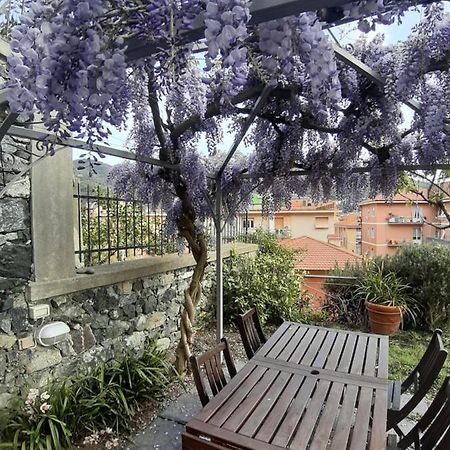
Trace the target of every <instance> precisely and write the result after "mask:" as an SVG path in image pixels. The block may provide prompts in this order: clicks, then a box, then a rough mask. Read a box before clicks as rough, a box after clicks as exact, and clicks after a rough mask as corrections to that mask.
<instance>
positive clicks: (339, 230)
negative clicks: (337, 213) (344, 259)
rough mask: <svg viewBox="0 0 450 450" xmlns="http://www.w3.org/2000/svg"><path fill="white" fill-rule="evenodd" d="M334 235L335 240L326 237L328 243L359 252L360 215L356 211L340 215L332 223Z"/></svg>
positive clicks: (358, 253)
mask: <svg viewBox="0 0 450 450" xmlns="http://www.w3.org/2000/svg"><path fill="white" fill-rule="evenodd" d="M334 235H335V237H336V240H337V242H334V241H331V240H330V239H328V242H329V243H330V244H337V245H339V246H340V247H343V248H345V249H347V250H350V251H351V252H353V253H355V254H357V255H360V254H361V216H360V215H359V214H358V213H351V214H346V215H344V216H341V217H340V218H339V220H338V221H337V222H335V224H334Z"/></svg>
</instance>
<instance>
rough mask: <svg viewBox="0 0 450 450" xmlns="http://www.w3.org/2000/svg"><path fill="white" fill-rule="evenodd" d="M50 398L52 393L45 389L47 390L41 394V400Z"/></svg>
mask: <svg viewBox="0 0 450 450" xmlns="http://www.w3.org/2000/svg"><path fill="white" fill-rule="evenodd" d="M49 398H50V395H49V394H48V392H47V391H45V392H43V393H42V394H41V400H42V401H43V402H45V401H46V400H48V399H49Z"/></svg>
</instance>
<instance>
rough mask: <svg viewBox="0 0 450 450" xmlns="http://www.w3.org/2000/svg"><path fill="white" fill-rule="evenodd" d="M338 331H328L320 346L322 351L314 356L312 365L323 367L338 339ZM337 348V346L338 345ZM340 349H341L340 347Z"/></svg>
mask: <svg viewBox="0 0 450 450" xmlns="http://www.w3.org/2000/svg"><path fill="white" fill-rule="evenodd" d="M336 338H337V333H334V332H328V333H327V334H326V336H325V340H324V341H323V343H322V346H321V348H320V352H318V354H317V356H316V357H315V358H314V360H313V362H312V363H311V366H313V367H323V366H324V365H325V363H326V362H327V360H328V356H329V354H330V352H331V350H332V349H333V344H334V342H335V341H336ZM336 349H337V347H336ZM338 350H339V349H338Z"/></svg>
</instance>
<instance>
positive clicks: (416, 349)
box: [389, 331, 450, 392]
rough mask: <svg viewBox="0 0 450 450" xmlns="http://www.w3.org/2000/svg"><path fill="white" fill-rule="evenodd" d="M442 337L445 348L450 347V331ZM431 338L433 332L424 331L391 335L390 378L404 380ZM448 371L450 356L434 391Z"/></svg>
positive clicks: (445, 332)
mask: <svg viewBox="0 0 450 450" xmlns="http://www.w3.org/2000/svg"><path fill="white" fill-rule="evenodd" d="M442 337H443V340H444V346H445V348H446V349H450V333H449V331H444V332H443V334H442ZM430 339H431V333H427V332H423V331H399V332H398V333H397V334H396V335H395V336H391V337H390V338H389V378H390V379H392V380H402V381H403V380H404V379H405V378H406V377H407V376H408V375H409V373H410V372H411V371H412V370H413V369H414V368H415V367H416V365H417V363H418V362H419V360H420V358H421V357H422V355H423V353H424V352H425V349H426V347H427V345H428V343H429V341H430ZM448 373H450V358H447V360H446V362H445V364H444V367H443V368H442V369H441V372H440V374H439V378H438V380H437V381H436V383H435V384H434V389H433V391H434V392H436V390H437V389H438V387H439V386H440V385H441V384H442V382H443V381H444V378H445V376H446V375H447V374H448Z"/></svg>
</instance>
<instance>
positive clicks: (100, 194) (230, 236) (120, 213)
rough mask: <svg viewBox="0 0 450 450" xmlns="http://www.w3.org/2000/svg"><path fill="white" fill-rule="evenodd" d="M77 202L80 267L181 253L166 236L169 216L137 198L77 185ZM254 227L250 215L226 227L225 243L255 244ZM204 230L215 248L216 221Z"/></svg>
mask: <svg viewBox="0 0 450 450" xmlns="http://www.w3.org/2000/svg"><path fill="white" fill-rule="evenodd" d="M74 199H75V201H76V210H77V225H78V226H77V229H78V233H77V236H76V245H75V247H76V248H75V254H76V255H77V257H78V261H79V264H80V265H82V266H92V265H98V264H110V263H112V262H117V261H124V260H127V259H135V258H139V257H144V256H147V255H164V254H167V253H174V252H177V245H176V238H174V237H167V236H166V234H165V233H164V225H165V219H166V214H165V213H163V212H161V211H159V212H158V211H153V210H152V209H151V208H150V205H148V204H146V203H143V202H141V201H140V200H138V199H136V198H135V197H134V196H133V197H132V198H129V199H125V198H120V197H117V196H115V195H114V194H113V192H112V190H111V189H110V188H109V187H100V186H92V185H87V184H80V183H77V184H76V186H75V192H74ZM251 225H253V223H252V222H251V221H250V220H249V218H248V214H246V213H244V214H242V215H241V216H239V217H237V218H235V219H234V220H233V221H231V222H230V223H227V224H226V225H225V226H224V228H223V231H222V239H223V242H224V243H230V242H235V241H241V242H252V238H253V237H254V236H253V232H254V231H255V228H254V225H253V226H251ZM204 231H205V234H206V236H207V239H208V247H209V248H210V249H214V248H215V244H216V232H215V227H214V222H213V221H212V220H207V221H206V222H205V224H204ZM188 250H189V249H188Z"/></svg>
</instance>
